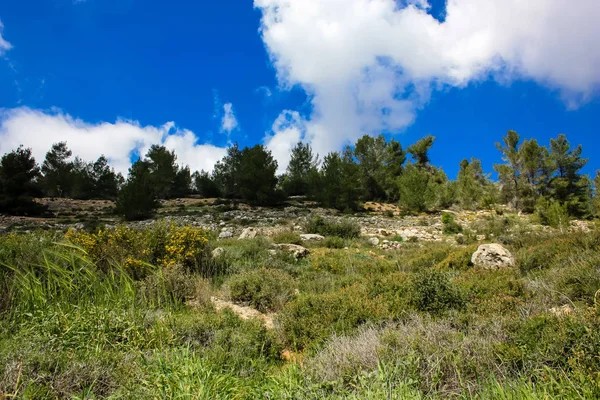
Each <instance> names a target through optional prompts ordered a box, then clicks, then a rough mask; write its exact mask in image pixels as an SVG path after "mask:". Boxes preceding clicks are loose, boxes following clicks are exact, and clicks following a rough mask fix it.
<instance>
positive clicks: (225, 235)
mask: <svg viewBox="0 0 600 400" xmlns="http://www.w3.org/2000/svg"><path fill="white" fill-rule="evenodd" d="M232 237H233V233H231V232H229V231H223V232H221V233H219V239H230V238H232Z"/></svg>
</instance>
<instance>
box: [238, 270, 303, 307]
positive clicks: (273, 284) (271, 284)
mask: <svg viewBox="0 0 600 400" xmlns="http://www.w3.org/2000/svg"><path fill="white" fill-rule="evenodd" d="M294 286H295V283H294V280H293V279H292V277H291V276H289V275H288V274H286V273H285V272H282V271H279V270H276V269H266V268H261V269H257V270H252V271H246V272H244V273H242V274H240V275H235V276H233V277H232V278H231V280H230V281H229V290H230V295H231V299H232V300H234V301H236V302H242V303H247V304H250V305H251V306H252V307H254V308H256V309H257V310H259V311H261V312H265V313H266V312H272V311H279V310H281V309H282V308H283V307H284V306H285V304H286V303H287V302H289V301H290V300H291V299H292V298H293V297H294Z"/></svg>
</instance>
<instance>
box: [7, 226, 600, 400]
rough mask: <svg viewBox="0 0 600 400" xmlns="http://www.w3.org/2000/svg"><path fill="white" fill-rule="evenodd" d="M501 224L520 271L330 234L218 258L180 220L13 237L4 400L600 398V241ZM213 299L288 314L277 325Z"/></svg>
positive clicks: (458, 253)
mask: <svg viewBox="0 0 600 400" xmlns="http://www.w3.org/2000/svg"><path fill="white" fill-rule="evenodd" d="M501 225H502V226H514V224H512V223H508V222H506V221H503V222H502V224H501ZM499 226H500V224H498V225H494V226H493V234H494V235H499V234H502V235H505V236H506V239H507V240H506V243H508V245H507V246H508V248H509V250H510V251H511V252H512V253H513V254H514V255H515V256H516V258H517V267H516V268H513V269H508V270H497V271H486V270H479V269H476V268H474V267H473V266H472V265H470V262H469V255H470V254H471V253H472V251H473V250H474V248H475V247H476V246H455V245H450V244H445V243H427V242H420V243H414V244H413V243H404V244H403V246H402V247H401V248H400V249H397V250H392V251H384V250H381V249H373V248H372V247H370V246H368V244H367V243H366V242H364V241H363V240H357V239H351V238H346V239H342V240H343V243H344V248H338V247H341V246H338V245H333V244H334V242H335V241H336V240H337V241H338V242H339V243H342V242H341V241H339V240H338V239H333V238H334V237H336V236H334V235H329V237H330V238H332V239H330V241H329V242H325V241H324V242H319V243H313V244H311V255H310V256H309V257H308V258H306V259H304V260H300V261H297V260H294V259H293V258H290V257H287V256H286V255H284V254H279V253H277V254H272V253H271V252H269V250H270V248H271V246H272V242H273V241H272V240H267V239H264V238H257V239H253V240H224V241H219V242H218V246H220V247H223V248H224V249H225V252H224V254H223V255H222V256H221V257H219V260H218V261H217V260H212V259H211V258H210V256H209V255H210V251H211V249H212V248H214V247H216V246H217V243H216V242H215V239H214V235H212V234H210V233H208V232H204V231H200V230H198V231H193V230H186V229H183V228H178V227H172V226H166V225H164V226H161V225H157V226H155V227H152V228H146V229H144V230H140V231H129V230H127V229H124V228H117V229H115V230H110V231H107V232H100V233H98V232H96V233H88V234H85V235H84V234H83V233H81V232H79V233H77V234H75V232H71V233H70V234H68V235H67V238H68V239H72V240H71V241H68V240H66V239H67V238H65V236H64V235H62V234H60V233H58V232H32V233H23V234H10V235H4V236H0V397H2V396H5V397H8V398H35V399H54V398H115V399H116V398H132V399H134V398H135V399H145V398H157V397H158V398H193V399H214V398H216V399H220V398H222V399H231V398H236V399H254V398H271V399H381V398H402V399H430V398H457V399H489V398H494V399H496V398H497V399H571V398H598V397H599V396H600V389H599V388H600V386H599V383H600V378H599V376H598V374H597V371H599V370H600V357H599V356H600V313H599V312H600V310H599V309H598V304H597V303H598V297H600V295H598V294H597V293H598V289H600V276H599V274H598V265H599V263H600V257H599V256H598V254H599V250H600V233H598V232H596V231H592V232H590V233H585V234H583V233H575V234H568V233H563V234H560V233H556V232H554V233H553V232H545V233H538V234H535V233H534V234H520V235H516V236H515V235H511V234H509V233H507V232H502V231H501V229H500V228H499ZM491 231H492V229H490V232H491ZM296 238H297V237H296V235H295V234H292V233H287V232H286V233H285V235H281V236H280V237H277V238H274V241H276V242H278V241H290V242H291V241H295V239H296ZM328 247H330V248H328ZM211 296H217V297H226V296H231V299H232V300H234V301H237V302H239V303H244V304H249V305H251V306H253V307H255V308H257V309H259V310H260V311H263V312H275V313H276V316H275V324H274V329H271V330H269V329H267V328H266V327H265V326H263V324H262V322H261V321H260V320H254V319H250V320H242V319H240V318H239V317H238V316H237V315H235V314H234V313H233V312H232V311H230V310H223V311H220V312H217V311H216V310H215V309H214V308H213V306H212V303H211V300H210V298H211ZM190 300H191V301H192V302H193V304H194V307H190V306H189V305H188V302H189V301H190ZM565 304H567V305H569V306H570V307H571V309H572V312H571V313H570V314H567V315H561V316H557V315H553V313H552V312H551V311H550V310H551V309H552V308H553V307H561V306H563V305H565ZM283 350H287V352H288V353H289V352H292V353H293V354H295V356H294V358H295V359H297V360H299V362H297V363H295V362H289V361H286V360H284V359H283V358H282V356H281V354H282V352H283Z"/></svg>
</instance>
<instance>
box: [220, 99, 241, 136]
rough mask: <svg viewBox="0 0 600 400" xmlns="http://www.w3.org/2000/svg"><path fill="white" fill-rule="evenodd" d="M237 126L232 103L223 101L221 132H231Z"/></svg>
mask: <svg viewBox="0 0 600 400" xmlns="http://www.w3.org/2000/svg"><path fill="white" fill-rule="evenodd" d="M237 127H238V121H237V118H236V117H235V112H234V111H233V104H231V103H225V104H224V105H223V118H222V119H221V132H224V133H227V134H231V132H233V131H234V130H236V129H237Z"/></svg>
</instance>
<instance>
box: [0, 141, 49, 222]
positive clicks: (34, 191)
mask: <svg viewBox="0 0 600 400" xmlns="http://www.w3.org/2000/svg"><path fill="white" fill-rule="evenodd" d="M38 177H39V169H38V167H37V164H36V163H35V159H34V158H33V156H32V155H31V149H24V148H23V147H19V148H18V149H17V150H15V151H12V152H10V153H8V154H5V155H4V156H2V159H1V160H0V212H3V213H9V214H16V215H38V214H41V213H42V212H43V211H44V207H43V206H42V205H41V204H38V203H36V202H35V201H34V200H33V197H35V196H36V195H38V194H39V193H40V191H39V189H38V187H37V182H36V180H37V178H38Z"/></svg>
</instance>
